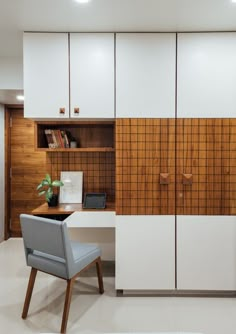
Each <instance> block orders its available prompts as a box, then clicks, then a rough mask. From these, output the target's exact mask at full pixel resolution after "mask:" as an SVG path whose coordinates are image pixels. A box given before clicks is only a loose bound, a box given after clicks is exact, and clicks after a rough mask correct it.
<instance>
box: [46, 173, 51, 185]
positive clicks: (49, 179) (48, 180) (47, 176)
mask: <svg viewBox="0 0 236 334" xmlns="http://www.w3.org/2000/svg"><path fill="white" fill-rule="evenodd" d="M45 179H46V181H47V182H48V184H51V183H52V179H51V176H50V175H49V174H46V177H45Z"/></svg>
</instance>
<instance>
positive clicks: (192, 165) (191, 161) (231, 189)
mask: <svg viewBox="0 0 236 334" xmlns="http://www.w3.org/2000/svg"><path fill="white" fill-rule="evenodd" d="M176 122H177V127H176V138H177V142H176V164H177V165H176V214H178V215H234V214H235V213H236V199H235V198H236V197H235V196H236V119H227V118H226V119H177V120H176Z"/></svg>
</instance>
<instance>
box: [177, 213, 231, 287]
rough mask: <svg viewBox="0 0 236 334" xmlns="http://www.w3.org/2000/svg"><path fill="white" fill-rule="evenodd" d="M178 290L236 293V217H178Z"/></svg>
mask: <svg viewBox="0 0 236 334" xmlns="http://www.w3.org/2000/svg"><path fill="white" fill-rule="evenodd" d="M177 288H178V289H191V290H236V217H234V216H177Z"/></svg>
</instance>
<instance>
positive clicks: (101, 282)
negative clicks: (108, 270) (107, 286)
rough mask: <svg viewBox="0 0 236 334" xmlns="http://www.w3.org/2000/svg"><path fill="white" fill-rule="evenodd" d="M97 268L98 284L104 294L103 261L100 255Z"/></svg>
mask: <svg viewBox="0 0 236 334" xmlns="http://www.w3.org/2000/svg"><path fill="white" fill-rule="evenodd" d="M96 268H97V275H98V286H99V292H100V293H101V294H102V293H103V292H104V287H103V278H102V261H101V258H100V257H99V258H98V260H97V262H96Z"/></svg>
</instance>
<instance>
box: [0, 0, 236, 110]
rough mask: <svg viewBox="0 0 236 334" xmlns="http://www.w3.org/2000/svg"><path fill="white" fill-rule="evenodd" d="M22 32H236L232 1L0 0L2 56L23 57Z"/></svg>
mask: <svg viewBox="0 0 236 334" xmlns="http://www.w3.org/2000/svg"><path fill="white" fill-rule="evenodd" d="M23 31H65V32H68V31H81V32H83V31H90V32H93V31H94V32H96V31H111V32H118V31H126V32H128V31H143V32H145V31H236V3H232V2H231V0H91V1H90V3H88V4H78V3H76V2H75V1H74V0H0V57H22V53H23V50H22V37H23ZM0 97H1V96H0ZM0 101H1V102H2V100H1V98H0ZM5 101H6V99H5ZM11 102H12V101H11ZM11 102H9V103H11Z"/></svg>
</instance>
